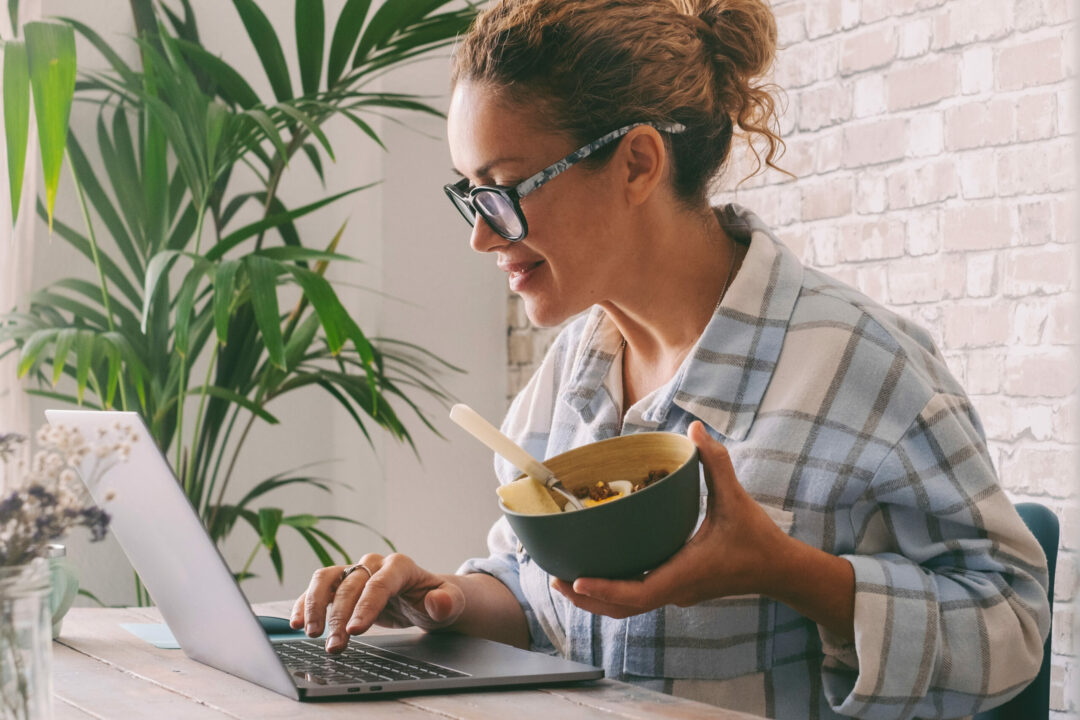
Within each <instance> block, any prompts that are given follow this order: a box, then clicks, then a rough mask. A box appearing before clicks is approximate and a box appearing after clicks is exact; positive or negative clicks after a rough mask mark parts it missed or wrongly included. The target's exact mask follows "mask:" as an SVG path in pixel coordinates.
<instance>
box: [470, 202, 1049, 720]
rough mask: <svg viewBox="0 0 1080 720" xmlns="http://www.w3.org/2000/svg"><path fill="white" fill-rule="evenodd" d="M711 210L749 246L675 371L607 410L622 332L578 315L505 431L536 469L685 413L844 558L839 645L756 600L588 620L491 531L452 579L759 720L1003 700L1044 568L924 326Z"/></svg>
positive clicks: (656, 682)
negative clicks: (849, 570) (492, 589)
mask: <svg viewBox="0 0 1080 720" xmlns="http://www.w3.org/2000/svg"><path fill="white" fill-rule="evenodd" d="M717 215H718V217H719V218H720V219H721V222H722V223H723V224H724V225H725V227H726V230H727V231H728V233H729V234H731V235H732V236H733V237H735V239H736V240H737V241H740V242H743V243H744V244H746V243H749V248H748V250H747V254H746V257H745V260H744V261H743V265H742V268H741V270H740V272H739V273H738V275H737V276H736V277H735V279H734V281H733V282H732V285H731V287H730V289H729V290H728V292H727V295H726V296H725V298H724V300H723V303H722V305H721V306H720V307H719V308H718V309H717V311H716V313H715V315H714V316H713V318H712V320H711V321H710V322H709V324H708V325H707V327H706V328H705V330H704V332H703V334H702V335H701V337H700V338H699V340H698V342H697V345H696V346H695V348H694V349H693V350H692V352H691V353H690V354H689V356H688V358H687V360H686V361H684V363H683V365H682V367H681V368H680V369H679V371H678V372H677V373H676V375H675V376H674V377H673V378H672V379H671V380H670V381H669V382H668V383H667V384H665V385H664V386H662V387H660V388H658V389H656V390H655V391H654V392H652V393H650V394H649V395H648V396H646V397H644V398H642V399H641V400H639V401H638V402H637V403H635V404H634V405H633V406H632V407H630V408H628V409H626V410H625V412H623V410H622V379H621V362H620V361H619V360H620V352H621V350H620V345H621V340H622V338H621V335H620V334H619V332H618V330H617V329H616V328H615V326H614V324H613V323H612V322H611V321H610V319H608V317H607V315H606V313H604V312H603V311H602V310H601V309H600V308H593V309H592V311H591V312H590V313H587V314H585V315H583V316H582V317H579V318H577V319H576V320H575V321H573V322H572V323H571V324H570V325H568V326H567V327H566V328H565V329H564V330H563V332H562V333H561V334H560V335H559V337H558V338H557V340H556V341H555V343H554V345H553V346H552V347H551V349H550V351H549V352H548V353H547V355H546V357H545V358H544V360H543V362H542V364H541V366H540V368H539V369H538V370H537V372H536V373H535V375H534V376H533V377H532V379H531V381H530V382H529V383H528V385H527V387H526V388H525V389H524V390H523V391H522V392H521V393H520V394H519V395H518V396H517V397H516V399H515V400H514V402H513V403H512V405H511V408H510V410H509V412H508V414H507V417H506V419H505V422H504V423H503V430H504V431H505V432H506V433H507V434H508V435H510V436H511V437H512V438H514V439H515V440H516V441H517V442H519V443H520V444H522V445H523V446H524V447H525V448H526V449H528V451H529V452H530V453H532V454H533V455H534V456H536V457H541V458H547V457H551V456H553V455H557V454H559V453H562V452H565V451H567V450H569V449H571V448H574V447H578V446H580V445H583V444H586V443H590V442H595V441H597V440H602V439H605V438H609V437H612V436H615V435H619V434H629V433H635V432H643V431H650V430H664V431H670V432H676V433H685V432H686V429H687V427H688V425H689V424H690V422H692V421H693V420H695V419H700V420H701V421H702V422H704V423H705V425H706V427H707V428H708V430H709V432H710V433H711V434H712V435H713V436H714V437H716V438H718V439H720V440H721V441H722V442H724V443H725V444H726V446H727V448H728V450H729V452H730V455H731V459H732V463H733V464H734V467H735V471H736V474H737V476H738V478H739V480H740V482H741V483H742V484H743V486H744V487H745V488H746V490H747V491H748V492H749V493H750V494H751V496H752V497H753V498H754V499H755V500H756V501H757V502H758V503H759V504H761V505H762V507H764V508H765V509H766V511H767V512H768V513H769V514H770V515H771V516H772V517H773V518H774V520H776V522H777V523H778V524H779V525H780V526H781V527H782V528H784V529H785V530H786V531H787V532H788V533H789V534H790V535H792V536H793V537H795V538H798V539H799V540H801V541H803V542H806V543H809V544H810V545H813V546H815V547H818V548H822V549H824V550H826V551H828V552H830V553H833V554H835V555H839V556H841V557H844V558H846V559H847V560H848V561H850V562H851V564H852V566H853V567H854V570H855V641H854V643H850V644H846V643H844V642H841V641H839V639H838V638H835V637H832V636H831V635H830V633H828V632H827V631H826V630H825V629H823V628H821V627H819V626H817V625H816V624H815V623H813V622H811V621H810V620H808V619H806V618H804V617H802V616H800V615H799V614H797V613H796V612H795V611H793V610H791V609H790V608H788V607H787V606H785V605H783V604H781V603H778V602H775V601H773V600H770V599H768V598H764V597H760V596H741V597H731V598H722V599H717V600H712V601H709V602H704V603H701V604H699V605H697V606H694V607H689V608H679V607H674V606H667V607H664V608H660V609H658V610H655V611H652V612H648V613H644V614H641V615H637V616H634V617H630V618H627V619H624V620H616V619H613V618H609V617H602V616H597V615H593V614H591V613H588V612H585V611H582V610H580V609H578V608H576V607H574V606H573V605H571V604H570V603H569V602H568V601H567V600H566V599H565V598H564V597H563V596H562V595H560V594H559V593H557V592H555V591H553V590H551V589H550V587H549V585H548V582H549V580H550V578H549V577H548V575H547V574H546V573H545V572H544V571H542V570H541V569H540V568H539V567H537V566H536V564H535V563H534V562H532V560H531V559H530V557H529V555H528V554H527V553H526V552H525V551H524V550H523V549H522V547H521V546H520V544H519V543H518V541H517V538H516V537H514V535H513V533H512V531H511V530H510V528H509V526H508V525H507V524H506V522H505V520H499V521H498V522H497V523H496V524H495V526H494V527H493V528H492V529H491V532H490V533H489V536H488V545H489V549H490V552H491V554H490V556H489V557H487V558H478V559H474V560H470V561H468V562H466V563H465V564H464V565H463V566H462V567H461V569H460V570H459V572H463V573H464V572H485V573H489V574H491V575H493V576H495V577H496V578H498V579H499V580H501V581H502V582H503V583H505V584H506V585H507V587H509V588H510V589H511V590H512V591H513V592H514V594H515V595H516V596H517V598H518V600H519V602H520V603H521V606H522V608H523V610H524V612H525V615H526V618H527V620H528V624H529V630H530V635H531V638H532V644H533V649H534V650H540V651H547V652H558V653H560V654H562V655H564V656H565V657H568V658H571V659H573V660H578V661H581V662H586V663H593V664H596V665H601V666H603V667H604V669H605V670H606V671H607V674H608V677H613V678H617V679H620V680H624V681H627V682H634V683H639V684H642V685H645V686H648V687H653V688H656V689H660V690H664V691H666V692H672V693H675V694H677V695H681V696H685V697H691V698H695V699H698V700H703V701H706V702H712V703H715V704H718V705H723V706H725V707H730V708H733V709H739V710H743V711H747V712H753V713H756V714H758V715H764V716H767V717H777V718H832V717H837V715H846V716H854V717H862V718H909V717H916V716H917V717H958V716H964V715H969V714H972V713H974V712H977V711H979V710H981V709H984V708H985V707H987V706H989V705H995V704H999V703H1001V702H1004V701H1005V700H1006V699H1008V698H1009V697H1011V696H1012V695H1015V694H1016V693H1017V692H1019V690H1020V689H1022V687H1023V686H1024V685H1025V684H1026V683H1027V681H1029V680H1030V679H1031V678H1032V677H1034V675H1035V674H1036V672H1037V670H1038V666H1039V662H1040V660H1041V657H1042V645H1043V641H1044V639H1045V637H1046V634H1047V632H1048V627H1049V612H1048V604H1047V596H1046V593H1047V589H1046V585H1047V570H1046V560H1045V557H1044V555H1043V553H1042V550H1041V549H1040V547H1039V545H1038V543H1037V542H1036V540H1035V538H1034V537H1033V536H1032V535H1031V533H1030V532H1029V531H1028V530H1027V528H1026V527H1025V525H1024V524H1023V521H1022V520H1021V519H1020V517H1019V516H1018V515H1017V513H1016V511H1015V510H1014V509H1013V505H1012V503H1011V502H1010V501H1009V499H1008V498H1007V497H1006V496H1005V494H1004V492H1003V491H1002V489H1001V487H1000V486H999V484H998V481H997V478H996V475H995V471H994V468H993V465H992V463H991V460H990V457H989V455H988V453H987V449H986V445H985V440H984V435H983V431H982V427H981V425H980V422H979V419H978V418H977V416H976V414H975V411H974V410H973V408H972V406H971V404H970V402H969V400H968V398H967V397H966V395H965V394H964V392H963V390H962V389H961V388H960V387H959V385H958V384H957V382H956V380H955V379H954V378H953V377H952V376H951V375H950V373H949V371H948V369H947V368H946V366H945V363H944V361H943V359H942V357H941V355H940V354H939V353H938V351H937V350H936V349H935V347H934V345H933V343H932V341H931V339H930V338H929V336H928V335H927V334H926V332H925V331H923V330H922V329H920V328H918V327H916V326H914V325H912V324H911V323H910V322H907V321H905V320H903V319H902V318H900V317H898V316H896V315H895V314H893V313H891V312H889V311H888V310H886V309H884V308H883V307H881V306H880V305H877V304H875V303H874V302H872V301H870V300H869V299H867V298H866V297H865V296H863V295H861V294H860V293H858V292H856V291H855V290H853V289H851V288H849V287H847V286H845V285H843V284H841V283H839V282H837V281H835V280H833V279H831V278H829V277H827V276H825V275H823V274H822V273H820V272H817V271H815V270H812V269H809V268H804V267H803V266H802V264H801V263H800V262H799V261H798V259H797V258H796V257H795V256H794V255H793V254H792V253H791V252H790V251H789V250H787V248H785V247H784V246H783V245H782V244H781V243H780V242H779V241H777V240H776V239H775V237H774V236H773V235H772V233H771V232H770V231H769V229H768V228H767V227H766V226H765V225H764V224H763V223H762V221H761V220H760V219H759V218H757V216H755V215H753V214H752V213H750V212H748V211H746V210H744V209H742V208H739V207H738V206H734V205H731V206H726V207H724V208H722V209H719V210H718V212H717ZM495 469H496V473H497V475H498V479H499V481H500V482H502V483H506V482H509V481H511V480H512V479H513V478H514V477H516V476H517V474H518V472H517V470H516V469H515V468H514V467H512V466H511V465H509V464H508V463H506V462H505V461H503V460H501V459H500V458H497V459H496V463H495ZM702 493H703V497H702V506H703V507H704V499H705V498H704V493H705V490H704V483H702Z"/></svg>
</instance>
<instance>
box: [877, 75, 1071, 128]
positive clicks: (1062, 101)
mask: <svg viewBox="0 0 1080 720" xmlns="http://www.w3.org/2000/svg"><path fill="white" fill-rule="evenodd" d="M856 92H857V91H856ZM1078 97H1080V95H1078V94H1077V92H1076V89H1075V88H1074V87H1073V86H1072V85H1069V86H1068V87H1066V88H1063V89H1061V90H1058V96H1057V130H1058V133H1059V134H1061V135H1072V134H1074V133H1076V116H1077V112H1076V111H1077V108H1078V106H1080V103H1078V102H1077V98H1078ZM857 106H858V99H857V95H856V107H857Z"/></svg>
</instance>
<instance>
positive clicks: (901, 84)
mask: <svg viewBox="0 0 1080 720" xmlns="http://www.w3.org/2000/svg"><path fill="white" fill-rule="evenodd" d="M885 84H886V93H887V97H888V107H889V111H890V112H896V111H897V110H907V109H908V108H914V107H922V106H924V105H932V104H934V103H936V102H938V101H940V100H944V99H945V98H948V97H952V96H954V95H956V94H957V92H958V91H959V90H960V73H959V61H958V60H957V59H956V57H955V56H954V55H940V56H938V57H936V58H933V59H931V60H926V61H923V62H919V63H917V64H914V65H909V66H907V67H903V68H900V69H897V70H891V71H889V72H888V73H887V75H886V78H885Z"/></svg>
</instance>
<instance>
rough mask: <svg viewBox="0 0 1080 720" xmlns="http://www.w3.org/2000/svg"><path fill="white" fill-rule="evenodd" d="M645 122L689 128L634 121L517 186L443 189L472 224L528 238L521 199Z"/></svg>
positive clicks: (464, 184)
mask: <svg viewBox="0 0 1080 720" xmlns="http://www.w3.org/2000/svg"><path fill="white" fill-rule="evenodd" d="M641 125H651V126H652V127H654V128H656V129H657V130H660V131H661V132H668V133H681V132H683V131H684V130H686V127H685V126H683V125H680V124H679V123H646V122H640V123H634V124H632V125H627V126H625V127H621V128H619V129H618V130H613V131H611V132H609V133H608V134H607V135H604V136H603V137H601V138H599V139H597V140H594V141H592V142H591V143H589V144H588V145H585V146H584V147H581V148H579V149H577V150H575V151H574V152H572V153H570V154H569V155H567V156H566V157H564V158H563V159H562V160H559V161H558V162H555V163H552V164H551V165H548V166H547V167H546V168H544V169H543V170H541V171H540V172H538V173H536V174H535V175H533V176H531V177H529V178H527V179H525V180H523V181H521V182H520V183H518V184H517V185H515V186H513V187H501V186H499V185H478V186H476V187H474V188H471V189H470V188H469V180H468V178H462V179H461V180H459V181H458V182H456V183H451V184H450V185H444V186H443V190H445V191H446V195H447V197H449V198H450V201H451V202H452V203H454V207H456V208H457V209H458V212H460V213H461V215H462V217H464V218H465V221H466V222H468V223H469V225H475V224H476V216H477V215H480V217H482V218H484V221H485V222H487V224H488V225H489V226H490V227H491V229H492V230H494V231H495V232H497V233H498V234H499V235H501V236H502V237H504V238H506V239H507V240H509V241H510V242H517V241H518V240H524V239H525V236H526V235H528V234H529V224H528V223H527V222H526V221H525V214H524V213H523V212H521V198H523V197H525V196H526V195H528V194H529V193H531V192H532V191H533V190H535V189H536V188H538V187H540V186H541V185H543V184H544V183H546V182H547V181H549V180H551V179H552V178H553V177H555V176H556V175H559V174H560V173H562V172H563V171H565V170H567V169H568V168H570V167H571V166H572V165H574V164H576V163H578V162H581V161H582V160H584V159H585V158H587V157H589V155H592V154H593V153H594V152H596V151H597V150H599V149H600V148H602V147H603V146H605V145H607V144H608V143H610V142H613V141H615V140H618V139H619V138H621V137H622V136H623V135H625V134H626V133H628V132H630V131H631V130H633V129H634V128H636V127H639V126H641Z"/></svg>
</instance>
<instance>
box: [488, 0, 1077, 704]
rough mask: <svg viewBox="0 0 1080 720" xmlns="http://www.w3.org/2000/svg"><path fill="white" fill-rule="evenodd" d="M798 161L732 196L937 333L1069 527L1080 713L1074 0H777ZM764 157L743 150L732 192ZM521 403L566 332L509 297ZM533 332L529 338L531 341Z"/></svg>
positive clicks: (1018, 475)
mask: <svg viewBox="0 0 1080 720" xmlns="http://www.w3.org/2000/svg"><path fill="white" fill-rule="evenodd" d="M773 5H774V11H775V13H776V17H777V23H778V27H779V33H780V46H781V49H780V51H779V55H778V60H777V64H776V68H775V72H774V80H775V82H776V83H777V84H778V85H779V86H781V87H782V88H784V89H785V90H786V92H787V98H786V100H787V102H786V107H787V111H786V113H785V115H784V117H783V118H782V121H781V125H782V129H783V135H784V138H785V140H786V141H787V143H788V152H787V155H786V156H785V157H784V158H783V159H782V160H781V161H780V164H781V165H783V166H784V167H785V168H786V169H788V170H790V171H792V172H793V173H795V174H796V175H798V176H799V179H798V180H797V181H794V182H792V181H791V180H790V179H788V178H786V177H785V176H783V175H780V174H779V173H773V172H770V173H768V174H766V175H764V176H759V177H756V178H754V179H752V180H749V181H747V182H746V183H744V184H743V185H742V186H741V188H740V189H739V191H737V192H730V193H723V194H721V195H720V196H718V197H717V198H716V200H717V201H736V202H739V203H741V204H743V205H746V206H747V207H750V208H752V209H753V210H755V211H756V212H757V213H758V214H760V215H761V216H762V217H763V218H764V219H765V220H766V221H768V222H769V223H770V224H772V225H773V227H774V228H776V230H777V233H778V235H779V236H780V237H781V238H782V239H783V240H784V242H786V243H787V244H788V245H789V246H790V247H791V248H792V249H793V250H794V251H795V252H796V253H798V254H799V255H800V256H801V257H802V258H803V260H804V262H806V263H807V264H809V265H811V266H813V267H817V268H820V269H822V270H824V271H825V272H827V273H829V274H831V275H833V276H835V277H837V278H839V279H841V280H843V281H845V282H848V283H850V284H852V285H854V286H855V287H857V288H859V289H860V290H862V291H863V292H865V293H867V294H868V295H870V296H871V297H873V298H875V299H877V300H879V301H881V302H883V303H885V304H886V305H888V306H889V307H891V308H893V309H894V310H896V311H898V312H899V313H901V314H903V315H906V316H908V317H910V318H912V319H913V320H915V321H917V322H919V323H921V324H922V325H924V326H925V327H927V329H928V330H929V331H930V332H931V333H932V334H933V336H934V338H935V340H936V341H937V343H938V344H939V346H940V347H941V349H942V351H943V352H944V354H945V356H946V358H947V359H948V362H949V364H950V367H951V368H952V370H953V372H954V373H955V374H956V375H957V377H958V378H959V379H960V380H961V381H962V382H963V383H964V386H965V387H966V388H967V390H968V392H969V394H970V395H971V398H972V401H973V402H974V403H975V405H976V407H977V408H978V410H979V412H980V414H981V417H982V419H983V422H984V425H985V429H986V432H987V435H988V439H989V443H990V451H991V453H992V456H993V457H994V459H995V462H996V463H997V467H998V470H999V472H1000V474H1001V479H1002V483H1003V484H1004V486H1005V488H1006V489H1007V491H1008V492H1009V494H1010V496H1011V497H1013V498H1014V499H1015V500H1037V501H1039V502H1042V503H1045V504H1046V505H1048V506H1050V507H1051V508H1052V509H1053V510H1055V511H1056V512H1057V514H1058V517H1059V518H1060V519H1061V521H1062V544H1061V545H1062V547H1061V551H1060V555H1059V560H1058V577H1057V583H1056V585H1057V587H1056V589H1055V598H1056V600H1055V602H1056V608H1055V617H1054V623H1055V629H1054V633H1053V636H1054V639H1053V644H1054V657H1053V668H1054V672H1053V683H1054V688H1053V697H1052V699H1051V701H1052V705H1053V708H1054V713H1053V715H1054V718H1055V719H1056V720H1063V719H1064V718H1075V717H1077V710H1078V708H1080V662H1078V660H1077V657H1076V655H1077V650H1078V647H1077V645H1078V643H1077V641H1076V637H1075V629H1074V623H1073V619H1074V615H1075V609H1074V608H1075V601H1076V599H1077V595H1078V593H1077V589H1078V581H1077V568H1078V565H1080V510H1078V500H1080V491H1078V483H1077V476H1078V467H1080V463H1078V461H1077V459H1078V454H1077V443H1076V439H1077V422H1076V420H1077V408H1076V403H1075V400H1074V395H1075V390H1076V388H1077V381H1078V372H1077V367H1078V363H1077V358H1076V355H1075V352H1074V351H1075V345H1076V341H1077V329H1076V307H1075V305H1076V303H1075V298H1074V293H1075V291H1076V289H1077V288H1076V282H1075V278H1076V276H1077V273H1076V270H1077V252H1076V242H1075V240H1076V227H1075V226H1076V223H1075V219H1074V215H1073V212H1072V207H1073V204H1074V202H1075V200H1074V196H1073V188H1074V184H1075V183H1074V181H1075V167H1076V160H1075V154H1076V147H1075V144H1074V139H1073V134H1074V133H1075V132H1076V116H1077V112H1076V109H1077V108H1076V104H1077V98H1076V93H1075V91H1074V89H1073V76H1074V75H1075V70H1076V56H1077V48H1076V44H1077V41H1076V29H1075V19H1076V17H1075V16H1076V6H1077V3H1076V0H773ZM752 167H753V165H752V163H750V162H749V161H747V160H745V159H743V158H742V157H741V153H736V154H735V155H734V156H733V161H732V165H731V168H730V169H729V171H728V174H727V178H728V182H727V183H725V186H726V187H733V186H734V185H735V183H736V182H737V181H738V180H739V179H740V178H742V177H743V176H744V175H745V174H746V172H748V171H749V169H750V168H752ZM509 302H510V318H511V327H510V328H509V342H510V350H511V352H510V363H511V365H510V368H509V372H510V392H511V396H512V394H513V393H516V392H517V391H518V390H519V389H520V388H521V387H522V386H523V385H524V383H525V382H526V381H527V380H528V378H529V376H530V374H531V372H532V370H533V369H534V368H535V366H536V363H537V362H538V361H539V359H540V358H541V357H542V356H543V353H544V351H545V350H546V349H547V347H548V345H549V344H550V341H551V339H552V338H553V337H554V335H555V333H556V332H557V329H548V330H539V329H535V328H531V327H530V325H529V323H528V319H527V318H526V317H525V314H524V311H523V309H522V308H521V304H520V301H519V300H518V299H517V298H516V297H513V296H511V297H510V301H509ZM526 338H527V339H526Z"/></svg>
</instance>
